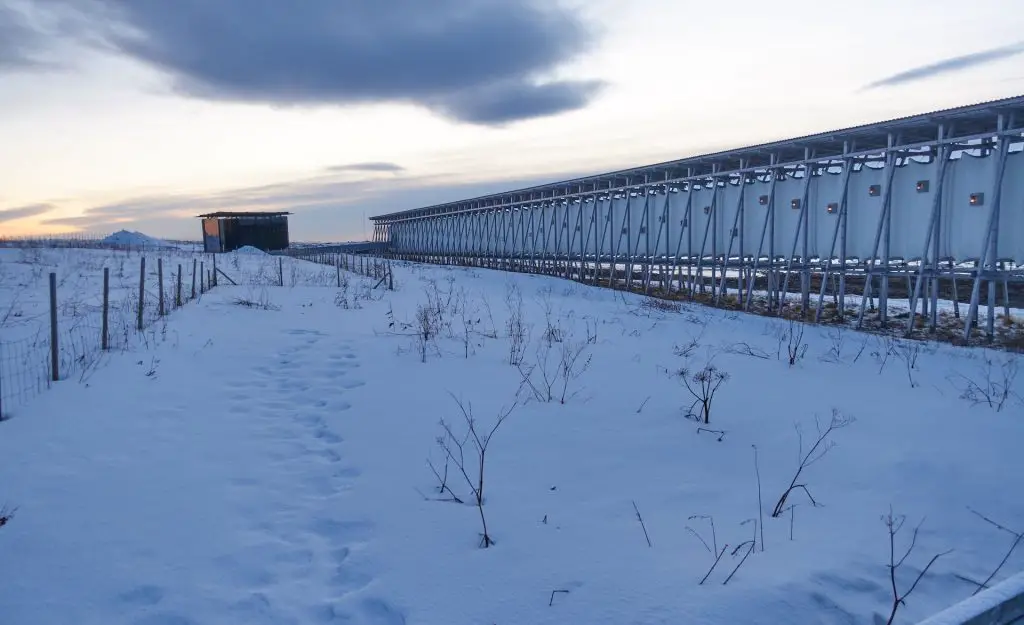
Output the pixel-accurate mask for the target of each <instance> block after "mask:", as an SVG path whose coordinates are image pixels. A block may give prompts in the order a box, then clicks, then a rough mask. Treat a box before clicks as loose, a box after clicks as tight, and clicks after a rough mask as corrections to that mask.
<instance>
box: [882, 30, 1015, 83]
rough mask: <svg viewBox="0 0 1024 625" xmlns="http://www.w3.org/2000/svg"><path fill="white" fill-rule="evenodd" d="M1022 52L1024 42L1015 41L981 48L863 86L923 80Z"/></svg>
mask: <svg viewBox="0 0 1024 625" xmlns="http://www.w3.org/2000/svg"><path fill="white" fill-rule="evenodd" d="M1022 52H1024V42H1019V43H1015V44H1013V45H1010V46H1002V47H999V48H992V49H990V50H983V51H981V52H973V53H971V54H964V55H961V56H954V57H952V58H948V59H945V60H942V61H938V62H936V63H930V64H928V65H922V66H920V67H915V68H913V69H908V70H906V71H902V72H900V73H898V74H893V75H892V76H889V77H887V78H883V79H881V80H876V81H875V82H873V83H871V84H869V85H867V86H865V87H864V88H865V89H875V88H878V87H893V86H896V85H902V84H905V83H908V82H915V81H918V80H924V79H926V78H932V77H934V76H940V75H942V74H948V73H951V72H957V71H960V70H964V69H969V68H971V67H978V66H980V65H985V64H987V63H992V62H994V61H999V60H1002V59H1005V58H1009V57H1011V56H1015V55H1017V54H1021V53H1022Z"/></svg>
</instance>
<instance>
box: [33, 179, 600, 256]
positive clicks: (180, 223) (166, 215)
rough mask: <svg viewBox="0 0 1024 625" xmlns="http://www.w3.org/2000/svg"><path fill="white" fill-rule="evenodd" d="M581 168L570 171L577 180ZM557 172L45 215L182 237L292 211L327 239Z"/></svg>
mask: <svg viewBox="0 0 1024 625" xmlns="http://www.w3.org/2000/svg"><path fill="white" fill-rule="evenodd" d="M579 175H583V174H582V173H581V172H565V173H562V174H558V176H559V177H566V178H571V177H575V176H579ZM550 181H551V178H550V177H544V178H523V179H514V180H494V181H483V182H462V183H460V182H453V177H452V176H445V175H436V176H405V177H399V178H391V177H389V178H379V179H362V180H343V179H340V178H339V177H337V176H332V175H324V176H315V177H311V178H306V179H300V180H294V181H288V182H282V183H276V184H269V185H260V186H251V187H241V188H235V189H226V190H224V191H220V192H216V193H209V194H167V195H155V196H146V197H136V198H129V199H126V200H123V201H119V202H112V203H109V204H101V205H97V206H92V207H89V208H88V209H86V210H85V211H83V212H82V213H81V214H78V215H72V216H64V217H54V218H51V219H46V220H43V222H42V223H43V224H44V225H47V226H67V227H73V228H76V229H80V230H82V231H86V232H93V233H102V232H112V231H114V230H119V229H122V228H130V229H134V230H141V231H142V232H147V231H153V232H156V231H163V230H165V229H166V228H167V227H168V226H170V225H173V226H174V230H175V231H176V232H178V233H179V234H180V236H189V233H190V232H192V228H190V225H189V223H190V222H195V232H194V233H193V234H194V235H195V236H198V232H199V230H198V228H199V225H198V220H196V219H195V217H196V215H198V214H200V213H205V212H213V211H218V210H227V211H231V210H267V211H270V210H287V211H289V212H292V213H293V214H294V216H293V217H292V224H291V228H290V230H291V231H292V232H293V234H294V236H295V237H296V238H297V239H303V240H326V239H336V240H339V239H340V238H345V237H346V236H355V235H357V234H358V233H361V232H362V228H363V225H364V224H363V223H362V220H363V216H364V214H365V215H371V214H376V213H386V212H392V211H397V210H401V209H403V208H414V207H416V206H423V205H430V204H437V203H441V202H450V201H455V200H458V199H460V198H463V197H475V196H479V195H485V194H488V193H496V192H499V191H502V190H504V189H507V188H522V187H529V186H534V185H538V184H542V183H545V182H550Z"/></svg>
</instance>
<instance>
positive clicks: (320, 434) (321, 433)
mask: <svg viewBox="0 0 1024 625" xmlns="http://www.w3.org/2000/svg"><path fill="white" fill-rule="evenodd" d="M313 436H315V437H316V438H317V439H318V440H321V441H323V442H325V443H327V444H329V445H334V444H337V443H340V442H342V440H344V439H342V438H341V437H340V436H338V435H337V434H335V433H334V432H331V431H330V430H328V429H327V428H326V427H322V428H320V429H318V430H317V431H316V432H314V433H313Z"/></svg>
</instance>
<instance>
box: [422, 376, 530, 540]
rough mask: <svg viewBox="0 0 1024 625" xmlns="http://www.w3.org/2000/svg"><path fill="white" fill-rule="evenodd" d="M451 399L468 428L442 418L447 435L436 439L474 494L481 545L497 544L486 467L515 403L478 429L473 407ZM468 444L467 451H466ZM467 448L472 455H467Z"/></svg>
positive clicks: (453, 397)
mask: <svg viewBox="0 0 1024 625" xmlns="http://www.w3.org/2000/svg"><path fill="white" fill-rule="evenodd" d="M452 399H454V400H455V403H456V404H458V406H459V411H460V412H461V414H462V419H463V422H464V423H463V425H464V427H465V431H464V432H462V433H461V434H456V431H455V429H454V428H453V426H452V425H451V424H449V423H448V422H447V421H445V420H444V419H441V428H442V429H443V430H444V434H443V435H442V436H439V437H438V439H437V444H438V446H440V447H441V449H442V450H443V451H444V454H445V457H446V458H447V459H448V460H450V461H451V462H452V463H453V464H454V465H455V467H456V468H457V469H458V470H459V473H460V474H461V475H462V477H463V479H464V480H465V481H466V485H467V486H468V487H469V490H470V493H472V496H473V502H474V504H475V505H476V507H477V510H478V511H479V513H480V525H481V527H482V528H483V531H482V534H481V537H480V546H481V547H483V548H487V547H490V546H491V545H493V544H494V540H493V539H492V538H491V535H490V533H489V532H488V530H487V518H486V517H485V516H484V502H485V497H484V468H485V463H486V461H487V450H488V448H489V446H490V444H491V440H492V439H493V438H494V433H495V432H497V431H498V428H499V427H501V424H502V423H504V422H505V420H506V419H507V418H508V417H509V415H511V414H512V411H513V410H514V409H515V406H516V405H515V403H513V404H512V406H511V407H510V408H507V409H503V410H501V411H500V412H499V413H498V417H497V419H496V420H495V422H494V425H492V426H491V428H490V429H489V430H486V431H485V430H480V429H478V424H477V421H476V418H475V417H474V416H473V406H472V405H471V404H463V403H462V402H461V401H460V400H459V399H458V398H457V397H455V396H454V395H452ZM467 447H468V450H467ZM467 451H468V452H469V455H470V457H468V458H467Z"/></svg>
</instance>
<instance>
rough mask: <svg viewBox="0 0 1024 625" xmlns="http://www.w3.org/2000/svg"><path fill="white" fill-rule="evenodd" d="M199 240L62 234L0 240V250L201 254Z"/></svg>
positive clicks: (123, 235)
mask: <svg viewBox="0 0 1024 625" xmlns="http://www.w3.org/2000/svg"><path fill="white" fill-rule="evenodd" d="M202 247H203V244H202V243H201V242H199V241H186V240H164V239H153V238H150V237H146V236H144V235H139V234H135V233H118V232H115V233H112V234H101V233H82V232H74V233H65V234H51V235H46V236H38V235H36V236H20V237H11V236H3V237H0V248H20V249H28V248H49V249H93V250H124V251H138V252H147V251H148V252H158V251H161V250H184V251H201V250H202Z"/></svg>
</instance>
